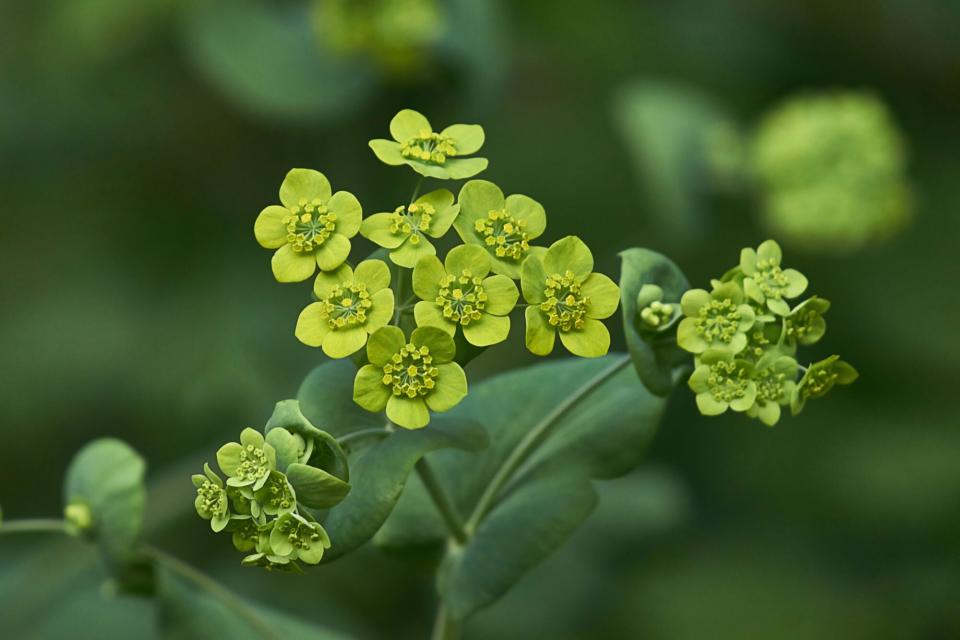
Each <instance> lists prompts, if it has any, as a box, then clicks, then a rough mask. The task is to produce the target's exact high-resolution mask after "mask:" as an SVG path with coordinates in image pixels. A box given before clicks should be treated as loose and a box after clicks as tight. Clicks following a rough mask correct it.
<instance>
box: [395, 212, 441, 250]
mask: <svg viewBox="0 0 960 640" xmlns="http://www.w3.org/2000/svg"><path fill="white" fill-rule="evenodd" d="M436 212H437V210H436V208H435V207H434V206H433V205H432V204H427V203H426V202H420V203H416V202H414V203H413V204H411V205H408V206H406V207H404V206H403V205H400V206H399V207H397V208H396V209H394V210H393V214H392V216H393V217H392V219H391V222H390V233H400V234H403V235H405V236H409V237H410V242H411V243H412V244H420V236H422V235H423V234H424V233H426V232H428V231H430V221H431V220H432V219H433V216H434V214H435V213H436Z"/></svg>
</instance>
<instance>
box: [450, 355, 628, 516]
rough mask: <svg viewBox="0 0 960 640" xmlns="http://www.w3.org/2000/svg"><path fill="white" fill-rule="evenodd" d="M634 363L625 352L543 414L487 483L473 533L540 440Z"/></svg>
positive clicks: (474, 510) (478, 508)
mask: <svg viewBox="0 0 960 640" xmlns="http://www.w3.org/2000/svg"><path fill="white" fill-rule="evenodd" d="M629 364H630V356H629V355H628V354H624V355H622V356H621V357H620V358H619V359H617V360H615V361H614V362H613V363H612V364H611V365H610V366H609V367H607V368H606V369H604V370H603V371H601V372H600V373H598V374H597V375H595V376H594V377H593V378H591V379H590V380H588V381H587V382H585V383H584V384H583V385H582V386H581V387H580V388H579V389H577V390H576V391H574V392H573V393H571V394H570V395H569V396H567V397H566V398H565V399H564V401H563V402H561V403H560V404H558V405H557V406H556V407H554V409H553V411H551V412H550V413H548V414H547V415H546V416H544V417H543V419H542V420H540V422H538V423H537V424H536V425H535V426H534V427H533V429H531V430H530V431H528V432H527V435H526V436H524V438H523V440H521V441H520V442H519V443H518V444H517V446H516V447H514V449H513V451H511V452H510V455H509V456H508V457H507V459H506V460H504V462H503V463H502V464H501V465H500V468H499V469H497V472H496V473H495V474H494V476H493V479H492V480H491V481H490V484H488V485H487V488H486V489H484V491H483V494H482V495H481V496H480V500H478V501H477V506H476V507H474V509H473V513H472V514H470V518H469V519H468V520H467V525H466V529H467V533H468V535H469V534H472V533H473V532H474V531H476V530H477V527H478V526H479V525H480V522H481V521H482V520H483V518H484V517H485V516H486V515H487V513H488V512H489V511H490V509H491V508H493V501H494V500H496V498H497V496H498V495H499V494H500V491H502V490H503V488H504V487H505V486H506V484H507V483H508V482H509V481H510V479H511V478H512V477H513V474H514V473H515V472H516V471H517V469H519V468H520V465H522V464H523V463H524V462H525V461H526V460H527V458H528V457H529V456H530V454H531V453H533V452H534V451H535V450H536V448H537V447H538V446H540V444H541V443H542V442H543V441H544V440H546V439H547V437H549V435H550V432H551V430H552V429H553V427H554V425H556V424H557V423H558V422H559V421H560V418H562V417H563V416H565V415H566V414H567V412H569V411H570V410H571V409H573V408H574V407H576V406H577V405H578V404H580V402H581V401H582V400H583V399H584V398H586V397H587V396H589V395H590V394H591V393H593V392H594V391H596V390H597V389H598V388H599V387H600V386H601V385H602V384H603V383H604V382H606V381H607V380H609V379H610V378H611V377H613V376H614V375H615V374H617V373H618V372H619V371H620V370H621V369H623V368H624V367H626V366H627V365H629Z"/></svg>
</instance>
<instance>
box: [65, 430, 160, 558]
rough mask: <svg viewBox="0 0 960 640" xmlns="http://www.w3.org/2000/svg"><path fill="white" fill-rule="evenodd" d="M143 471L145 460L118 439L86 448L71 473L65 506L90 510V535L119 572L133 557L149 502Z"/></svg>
mask: <svg viewBox="0 0 960 640" xmlns="http://www.w3.org/2000/svg"><path fill="white" fill-rule="evenodd" d="M145 470H146V464H145V463H144V461H143V458H141V457H140V456H139V455H138V454H137V452H136V451H134V450H133V449H131V448H130V446H129V445H127V444H126V443H124V442H121V441H120V440H116V439H114V438H102V439H99V440H94V441H93V442H91V443H90V444H88V445H86V446H85V447H84V448H83V449H81V450H80V451H79V452H78V453H77V455H76V456H74V458H73V461H72V462H71V463H70V467H69V468H68V469H67V475H66V479H65V481H64V489H63V497H64V502H65V504H66V505H85V506H86V507H88V508H89V510H90V515H91V516H92V525H91V529H90V532H89V533H90V535H92V537H93V538H94V539H96V541H97V542H98V543H99V545H100V548H101V550H102V551H103V553H104V555H105V557H106V559H107V561H108V564H110V565H111V567H112V568H113V569H115V570H117V571H120V570H121V569H122V567H123V565H124V564H125V563H127V562H128V561H129V560H130V559H131V557H132V550H133V546H134V544H135V543H136V541H137V537H138V536H139V534H140V527H141V525H142V523H143V514H144V508H145V504H146V488H145V487H144V483H143V474H144V471H145Z"/></svg>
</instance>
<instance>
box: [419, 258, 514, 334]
mask: <svg viewBox="0 0 960 640" xmlns="http://www.w3.org/2000/svg"><path fill="white" fill-rule="evenodd" d="M489 274H490V256H489V255H488V254H487V252H486V251H484V250H483V249H481V248H480V247H478V246H475V245H469V244H467V245H461V246H459V247H455V248H453V249H451V250H450V252H449V253H448V254H447V257H446V258H445V259H444V261H443V262H442V263H441V262H440V260H439V259H438V258H437V257H436V256H427V257H425V258H421V259H420V261H419V262H418V263H417V266H416V268H414V270H413V291H414V293H416V294H417V296H419V297H420V300H421V301H420V302H418V303H417V304H416V306H415V307H414V316H415V317H416V320H417V325H419V326H421V327H425V326H431V327H437V328H439V329H442V330H444V331H446V332H447V333H448V334H450V335H451V336H453V335H454V333H456V330H457V327H460V328H461V329H462V331H463V337H464V338H466V340H467V342H469V343H470V344H472V345H476V346H478V347H486V346H489V345H492V344H496V343H498V342H503V341H504V340H506V339H507V335H508V334H509V333H510V317H509V315H508V314H509V313H510V312H511V311H512V310H513V307H514V306H515V305H516V304H517V298H519V297H520V292H519V291H517V285H515V284H514V283H513V280H511V279H510V278H508V277H507V276H502V275H498V274H497V275H489Z"/></svg>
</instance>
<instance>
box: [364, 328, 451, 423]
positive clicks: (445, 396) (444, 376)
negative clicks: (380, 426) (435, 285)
mask: <svg viewBox="0 0 960 640" xmlns="http://www.w3.org/2000/svg"><path fill="white" fill-rule="evenodd" d="M455 354H456V347H455V346H454V343H453V338H451V337H450V336H449V335H448V334H447V333H446V332H445V331H443V330H441V329H438V328H436V327H419V328H417V329H415V330H414V331H413V333H412V334H411V335H410V341H409V342H408V341H407V339H406V337H405V336H404V334H403V331H402V330H400V329H399V328H397V327H394V326H386V327H383V328H381V329H380V330H379V331H377V332H376V333H374V334H373V335H372V336H370V341H369V342H367V358H368V359H369V360H370V364H367V365H364V366H363V367H361V368H360V370H359V371H358V372H357V376H356V378H355V379H354V384H353V400H354V402H356V403H357V404H358V405H360V406H361V407H363V408H364V409H366V410H367V411H375V412H377V411H383V410H384V409H386V412H387V418H389V419H390V420H391V421H392V422H394V423H395V424H397V425H399V426H401V427H404V428H407V429H419V428H420V427H425V426H427V424H429V422H430V411H436V412H441V411H447V410H449V409H451V408H453V407H454V406H455V405H457V404H458V403H459V402H460V401H461V400H463V398H464V397H465V396H466V395H467V377H466V375H465V374H464V372H463V369H462V368H460V365H459V364H457V363H456V362H453V356H454V355H455Z"/></svg>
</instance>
